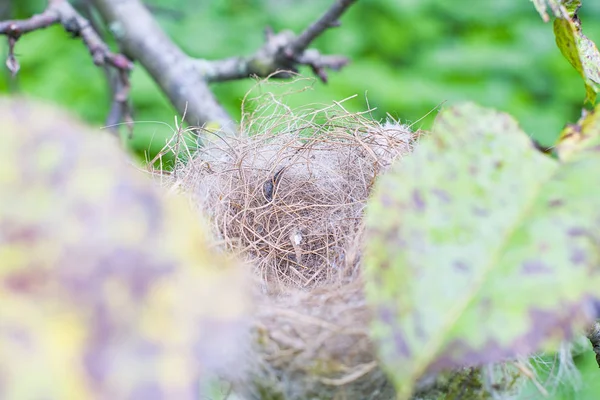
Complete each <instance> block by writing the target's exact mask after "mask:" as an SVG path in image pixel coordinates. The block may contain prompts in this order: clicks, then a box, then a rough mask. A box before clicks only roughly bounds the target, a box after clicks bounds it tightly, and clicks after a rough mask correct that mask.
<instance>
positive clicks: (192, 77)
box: [92, 0, 235, 134]
mask: <svg viewBox="0 0 600 400" xmlns="http://www.w3.org/2000/svg"><path fill="white" fill-rule="evenodd" d="M92 2H93V4H94V5H95V6H96V8H97V9H98V11H99V12H100V14H101V15H102V17H103V18H104V20H105V21H106V23H107V25H108V26H109V28H110V30H111V31H112V33H113V34H114V36H115V38H116V39H117V40H118V41H119V43H120V45H121V46H122V48H123V51H124V52H125V53H126V54H127V55H128V56H130V57H132V58H133V59H134V60H137V61H139V62H140V63H141V64H142V65H143V66H144V68H145V69H146V70H147V71H148V72H149V73H150V75H151V76H152V78H153V79H154V81H155V82H157V83H158V85H159V86H160V88H161V89H162V91H163V92H164V93H165V94H166V95H167V97H168V98H169V100H170V101H171V104H173V105H174V106H175V108H176V109H177V111H178V112H179V114H181V115H183V113H184V110H185V109H186V107H187V115H186V120H187V122H188V123H189V124H191V125H195V126H201V125H205V124H214V125H218V126H219V127H220V128H221V129H223V130H224V131H225V132H227V133H229V134H234V133H235V124H234V122H233V120H232V119H231V117H230V116H229V115H228V114H227V112H226V111H225V109H223V107H222V106H221V105H220V104H219V103H218V102H217V100H216V98H215V97H214V95H213V93H212V92H211V90H210V88H209V87H208V85H207V83H206V81H205V80H204V79H202V76H200V75H198V73H197V72H196V71H195V68H194V66H193V60H192V59H191V58H190V57H189V56H187V55H186V54H185V53H183V51H182V50H181V49H180V48H179V47H178V46H177V45H175V44H174V43H173V42H172V41H171V40H170V39H169V38H168V37H167V35H166V34H165V33H164V32H163V30H162V29H161V28H160V26H159V25H158V23H157V22H156V21H155V20H154V17H153V16H152V14H151V13H150V12H149V11H148V9H147V8H146V7H145V6H144V5H143V4H142V3H141V1H140V0H92Z"/></svg>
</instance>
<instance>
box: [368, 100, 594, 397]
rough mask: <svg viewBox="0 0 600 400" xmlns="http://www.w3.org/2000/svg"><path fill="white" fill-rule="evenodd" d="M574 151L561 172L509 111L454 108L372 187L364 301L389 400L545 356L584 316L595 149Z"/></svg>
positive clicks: (589, 292) (590, 280)
mask: <svg viewBox="0 0 600 400" xmlns="http://www.w3.org/2000/svg"><path fill="white" fill-rule="evenodd" d="M598 126H600V124H597V125H596V127H595V129H599V128H598ZM591 148H594V147H591ZM580 154H581V156H580V157H572V158H571V159H570V161H569V162H564V163H563V164H561V163H559V162H558V161H557V160H554V159H551V158H549V157H547V156H545V155H543V154H542V153H540V152H538V151H537V150H535V149H534V146H533V145H532V143H531V141H530V139H529V137H528V136H527V135H526V134H525V133H524V132H522V131H521V129H520V128H519V127H518V125H517V123H516V122H515V121H514V120H513V119H512V118H511V117H510V116H508V115H506V114H503V113H499V112H496V111H493V110H489V109H485V108H482V107H479V106H476V105H473V104H465V105H461V106H457V107H454V108H450V109H447V110H445V111H444V112H442V113H441V115H440V116H439V117H438V119H437V121H436V123H435V127H434V131H433V133H432V134H431V136H430V137H428V138H426V139H424V140H423V141H422V143H420V144H419V146H418V147H417V149H416V150H415V152H414V153H413V154H412V155H411V156H410V157H407V158H405V159H403V160H402V161H401V162H399V163H398V164H397V165H396V166H395V167H394V168H393V169H392V171H391V172H390V173H388V174H386V175H384V176H383V177H382V178H381V179H380V181H379V182H378V185H377V188H376V190H375V193H374V196H373V197H372V199H371V200H370V202H369V204H368V207H367V215H366V235H367V239H366V240H367V241H366V248H365V256H364V265H365V280H366V294H367V299H368V301H369V303H370V304H371V306H372V307H373V310H374V321H373V324H372V334H373V338H374V339H375V341H376V343H377V344H378V349H379V353H380V356H381V358H382V360H383V362H384V363H385V365H386V367H387V370H388V372H389V374H390V375H391V377H392V378H393V380H394V382H395V383H396V386H397V388H398V392H399V395H400V397H401V398H407V397H408V396H409V394H410V393H411V391H412V388H413V385H414V383H415V382H416V380H417V379H418V378H419V377H420V376H421V375H422V374H423V373H425V372H426V371H439V370H441V369H445V368H451V367H456V366H462V365H478V364H482V363H488V362H497V361H500V360H504V359H507V358H511V357H514V356H516V355H523V354H528V353H530V352H533V351H536V350H539V349H543V348H548V347H549V346H552V345H553V344H554V343H555V342H556V341H557V340H560V339H564V338H567V337H569V336H570V335H571V334H572V333H573V331H574V329H577V328H578V327H580V326H582V324H584V323H585V322H586V321H587V320H588V319H589V318H590V315H589V312H588V310H589V308H588V306H589V301H590V299H592V298H593V297H596V296H595V295H596V293H597V287H598V285H599V283H600V279H599V276H598V268H597V267H598V262H599V254H598V248H597V243H598V242H599V241H600V234H599V232H600V229H599V228H600V226H599V225H600V222H599V221H600V197H598V195H597V191H596V187H597V186H598V184H599V183H600V182H599V179H600V178H599V177H600V154H598V153H597V152H596V153H594V152H592V151H589V152H587V151H581V152H580Z"/></svg>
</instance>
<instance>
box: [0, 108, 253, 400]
mask: <svg viewBox="0 0 600 400" xmlns="http://www.w3.org/2000/svg"><path fill="white" fill-rule="evenodd" d="M0 132H1V136H2V146H0V299H2V300H1V301H0V303H1V305H0V393H1V395H0V396H1V397H2V398H7V399H15V400H19V399H24V400H25V399H39V398H44V399H92V398H114V399H126V398H169V399H191V398H198V397H197V396H198V391H199V387H200V384H202V383H205V382H206V381H207V380H208V379H207V375H206V374H207V373H208V372H210V371H215V370H216V371H219V369H222V368H226V367H227V366H228V365H230V364H229V363H230V362H232V361H235V364H236V365H238V364H239V357H238V356H239V355H238V356H236V354H237V353H236V351H237V350H240V346H241V345H242V344H243V341H242V340H241V338H242V336H241V335H244V331H245V324H244V314H245V310H246V308H247V306H246V304H247V302H248V299H247V298H246V296H245V291H244V290H243V287H244V285H245V281H244V279H243V274H242V273H241V271H240V270H239V268H237V265H236V263H235V262H233V261H232V260H229V259H226V258H225V257H224V256H222V255H219V254H216V253H215V252H214V251H212V250H211V248H210V247H209V241H208V238H207V237H206V235H205V231H204V230H203V229H202V228H201V226H202V225H201V224H202V222H201V220H200V219H199V218H197V216H195V215H194V214H193V213H192V212H191V211H190V209H189V207H188V205H187V204H186V202H185V201H183V200H182V199H180V198H176V197H174V196H169V197H167V196H165V195H164V194H163V193H161V192H160V191H159V190H158V187H157V185H155V184H153V182H151V180H150V179H148V178H147V177H144V176H142V175H141V174H140V173H139V172H138V171H135V170H134V168H133V167H132V166H130V165H128V162H127V161H126V159H125V157H124V154H123V153H122V152H121V151H120V150H119V149H118V148H117V146H116V143H113V142H112V137H110V136H109V135H108V134H107V133H104V132H93V131H91V129H89V128H86V127H84V126H82V125H80V124H78V123H77V122H75V121H73V120H72V119H70V118H68V117H66V116H64V115H63V114H61V113H58V112H56V111H55V110H52V109H49V108H44V107H40V106H34V105H32V104H30V103H27V102H24V101H8V100H5V99H0ZM231 358H233V360H232V359H231Z"/></svg>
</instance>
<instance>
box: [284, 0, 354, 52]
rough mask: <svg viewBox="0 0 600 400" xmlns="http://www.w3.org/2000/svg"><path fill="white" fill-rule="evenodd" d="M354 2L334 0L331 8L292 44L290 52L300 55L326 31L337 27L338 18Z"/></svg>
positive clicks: (351, 0)
mask: <svg viewBox="0 0 600 400" xmlns="http://www.w3.org/2000/svg"><path fill="white" fill-rule="evenodd" d="M354 3H356V0H336V1H335V3H334V4H333V6H331V7H330V8H329V10H327V12H325V14H323V15H322V16H321V18H319V19H318V20H317V21H316V22H315V23H313V24H312V25H311V26H309V27H308V28H307V29H306V30H305V31H304V32H302V33H301V34H300V36H298V38H297V39H296V40H295V41H294V43H293V44H292V51H293V52H294V53H295V54H300V53H302V52H303V51H304V50H306V49H307V48H308V46H309V45H310V44H311V43H312V42H313V41H314V40H315V39H316V38H317V37H319V35H321V34H322V33H323V32H324V31H325V30H326V29H329V28H332V27H337V26H339V18H340V17H341V16H342V14H343V13H344V12H345V11H346V10H347V9H348V7H350V6H351V5H352V4H354Z"/></svg>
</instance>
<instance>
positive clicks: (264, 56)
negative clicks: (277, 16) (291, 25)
mask: <svg viewBox="0 0 600 400" xmlns="http://www.w3.org/2000/svg"><path fill="white" fill-rule="evenodd" d="M355 2H356V0H336V1H335V3H334V4H333V5H332V6H331V7H330V8H329V9H328V10H327V11H326V12H325V14H323V15H322V16H321V17H320V18H319V19H318V20H317V21H316V22H314V23H313V24H311V25H310V26H309V27H308V28H307V29H306V30H305V31H304V32H302V33H301V34H300V35H298V36H295V35H294V34H293V33H292V32H290V31H283V32H280V33H277V34H275V33H274V32H273V30H272V29H271V28H269V27H267V28H266V29H265V44H264V45H263V47H261V48H260V49H259V50H258V51H257V52H256V53H255V54H254V55H252V56H250V57H231V58H227V59H223V60H217V61H207V60H201V59H198V60H195V61H194V68H195V69H196V70H197V71H198V72H199V73H200V74H201V75H202V76H203V77H204V79H206V80H207V81H208V82H222V81H228V80H233V79H243V78H247V77H249V76H257V77H266V76H269V75H273V74H274V73H276V72H277V73H278V74H277V75H274V76H273V77H275V78H280V79H282V78H289V77H290V76H291V75H292V74H293V73H296V72H298V69H297V67H298V66H300V65H306V66H308V67H310V68H311V69H312V71H313V73H314V74H315V75H316V76H317V77H319V79H320V80H321V81H322V82H324V83H327V73H326V69H332V70H334V71H337V70H340V69H341V68H343V67H344V66H345V65H346V64H348V59H347V58H346V57H343V56H338V55H323V54H321V53H320V52H319V51H318V50H316V49H308V46H309V45H310V44H311V43H312V42H313V41H314V40H315V39H316V38H317V37H318V36H319V35H321V34H322V33H323V32H324V31H325V30H327V29H328V28H331V27H334V26H338V25H339V21H338V19H339V18H340V17H341V15H342V14H343V13H344V12H345V11H346V10H347V9H348V8H349V7H350V6H351V5H352V4H354V3H355Z"/></svg>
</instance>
